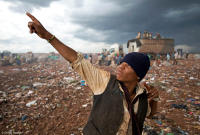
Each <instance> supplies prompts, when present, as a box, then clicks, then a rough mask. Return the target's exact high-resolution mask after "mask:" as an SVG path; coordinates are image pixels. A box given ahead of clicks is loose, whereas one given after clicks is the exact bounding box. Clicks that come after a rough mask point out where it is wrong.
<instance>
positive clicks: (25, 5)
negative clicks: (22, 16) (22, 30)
mask: <svg viewBox="0 0 200 135" xmlns="http://www.w3.org/2000/svg"><path fill="white" fill-rule="evenodd" d="M4 1H9V2H12V3H14V4H13V6H11V7H10V8H11V9H12V10H14V11H16V12H23V13H24V12H25V11H29V12H31V11H32V9H33V8H40V7H48V6H49V5H50V3H51V2H53V1H59V0H4Z"/></svg>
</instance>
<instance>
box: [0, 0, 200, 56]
mask: <svg viewBox="0 0 200 135" xmlns="http://www.w3.org/2000/svg"><path fill="white" fill-rule="evenodd" d="M0 5H1V8H0V16H1V18H0V21H1V24H2V27H1V30H0V31H1V32H0V51H2V50H11V51H15V52H26V51H33V52H49V51H54V49H53V47H52V46H51V45H49V44H48V43H47V42H46V41H44V40H42V39H40V38H38V37H37V36H35V35H30V34H29V33H28V28H27V23H28V21H30V19H29V18H28V17H27V16H26V15H25V12H26V11H29V12H31V13H32V14H33V15H34V16H35V17H36V18H38V19H39V20H40V22H41V23H42V24H43V25H44V26H45V27H46V28H47V30H49V31H50V32H51V33H53V34H55V35H56V36H57V37H58V38H59V39H60V40H61V41H63V42H64V43H65V44H67V45H69V46H70V47H72V48H73V49H75V50H77V51H82V52H98V51H100V50H101V48H108V47H109V46H111V45H113V44H126V43H127V41H128V40H130V39H133V38H135V36H136V35H137V32H139V31H141V32H143V31H145V30H147V31H149V32H153V33H154V34H155V33H157V32H158V33H160V34H161V35H162V36H164V37H167V38H174V39H175V45H176V46H183V47H185V46H187V47H188V48H190V49H191V50H192V51H199V52H200V49H199V46H200V45H199V36H200V24H199V22H200V1H198V0H190V1H188V0H175V1H174V0H162V1H160V0H153V1H149V0H134V1H131V0H125V1H121V0H110V1H106V0H101V1H100V0H95V1H91V0H82V1H78V0H43V1H39V0H15V1H13V0H0Z"/></svg>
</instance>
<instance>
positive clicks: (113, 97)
mask: <svg viewBox="0 0 200 135" xmlns="http://www.w3.org/2000/svg"><path fill="white" fill-rule="evenodd" d="M145 95H146V94H142V95H141V96H140V97H139V99H138V100H139V105H138V113H137V114H136V116H137V120H138V122H139V127H140V131H142V129H143V123H144V120H145V117H146V113H147V105H148V104H147V97H146V96H145ZM123 99H124V95H123V92H122V91H121V90H120V88H119V81H118V80H117V79H116V77H115V76H114V75H111V77H110V80H109V82H108V85H107V87H106V89H105V91H104V92H103V93H102V94H100V95H94V96H93V108H92V111H91V113H90V116H89V119H88V122H87V124H86V126H85V127H84V129H83V134H84V135H116V133H117V132H118V130H119V128H120V125H121V123H122V121H123V116H124V106H123ZM130 121H131V120H130ZM129 125H130V124H129ZM130 128H131V127H130V126H129V129H128V130H129V131H130Z"/></svg>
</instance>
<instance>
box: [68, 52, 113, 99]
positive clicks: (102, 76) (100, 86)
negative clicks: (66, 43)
mask: <svg viewBox="0 0 200 135" xmlns="http://www.w3.org/2000/svg"><path fill="white" fill-rule="evenodd" d="M71 66H72V68H73V69H74V70H75V71H76V72H77V73H79V75H80V76H81V78H82V79H83V80H85V81H86V83H87V85H88V86H89V88H90V89H91V90H92V92H93V93H94V95H99V94H101V93H103V92H104V90H105V88H106V86H107V84H108V82H109V79H110V72H107V71H104V70H102V69H98V68H96V67H95V66H94V65H92V64H91V63H90V62H89V61H88V60H86V59H84V58H83V55H82V54H80V53H78V57H77V59H76V60H75V61H74V62H73V63H71Z"/></svg>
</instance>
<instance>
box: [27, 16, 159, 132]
mask: <svg viewBox="0 0 200 135" xmlns="http://www.w3.org/2000/svg"><path fill="white" fill-rule="evenodd" d="M27 15H28V16H29V17H30V18H31V19H32V22H29V23H28V27H29V29H30V33H36V34H37V35H38V36H39V37H40V38H43V39H46V40H48V41H49V43H50V44H51V45H52V46H53V47H54V48H55V49H56V50H57V51H58V52H59V53H60V54H61V55H62V56H63V57H64V58H65V59H66V60H68V61H69V62H70V63H71V65H72V67H73V69H74V70H75V71H76V72H78V73H79V74H80V75H81V77H82V78H83V79H84V80H85V81H86V82H87V84H88V86H89V87H90V89H91V90H92V92H93V94H94V97H93V98H94V99H93V108H92V111H91V114H90V117H89V119H88V122H87V124H86V126H85V127H84V129H83V134H85V135H116V134H117V135H126V134H128V135H140V134H142V130H143V123H144V120H145V117H146V116H152V115H153V114H154V113H155V111H156V107H157V102H156V101H155V100H154V99H155V98H157V97H158V91H157V90H156V89H155V88H153V87H149V86H147V85H145V87H142V86H141V85H140V84H139V82H140V81H141V80H142V79H143V78H144V76H145V75H146V73H147V71H148V69H149V66H150V61H149V58H148V56H146V55H145V54H142V53H130V54H128V55H126V56H125V57H124V59H123V60H122V61H121V64H120V65H119V66H118V67H117V74H116V76H115V75H111V74H110V73H109V72H107V71H104V70H101V69H98V68H96V67H94V66H93V65H92V64H91V63H90V62H89V61H88V60H85V59H84V58H83V56H82V55H81V54H80V53H77V52H76V51H75V50H73V49H71V48H69V47H68V46H66V45H64V44H63V43H62V42H61V41H59V40H58V39H57V38H56V37H55V36H54V35H52V34H51V33H49V32H48V31H47V30H46V29H45V28H44V27H43V26H42V24H41V23H40V22H39V21H38V20H37V19H36V18H35V17H34V16H32V15H31V14H30V13H27Z"/></svg>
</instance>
